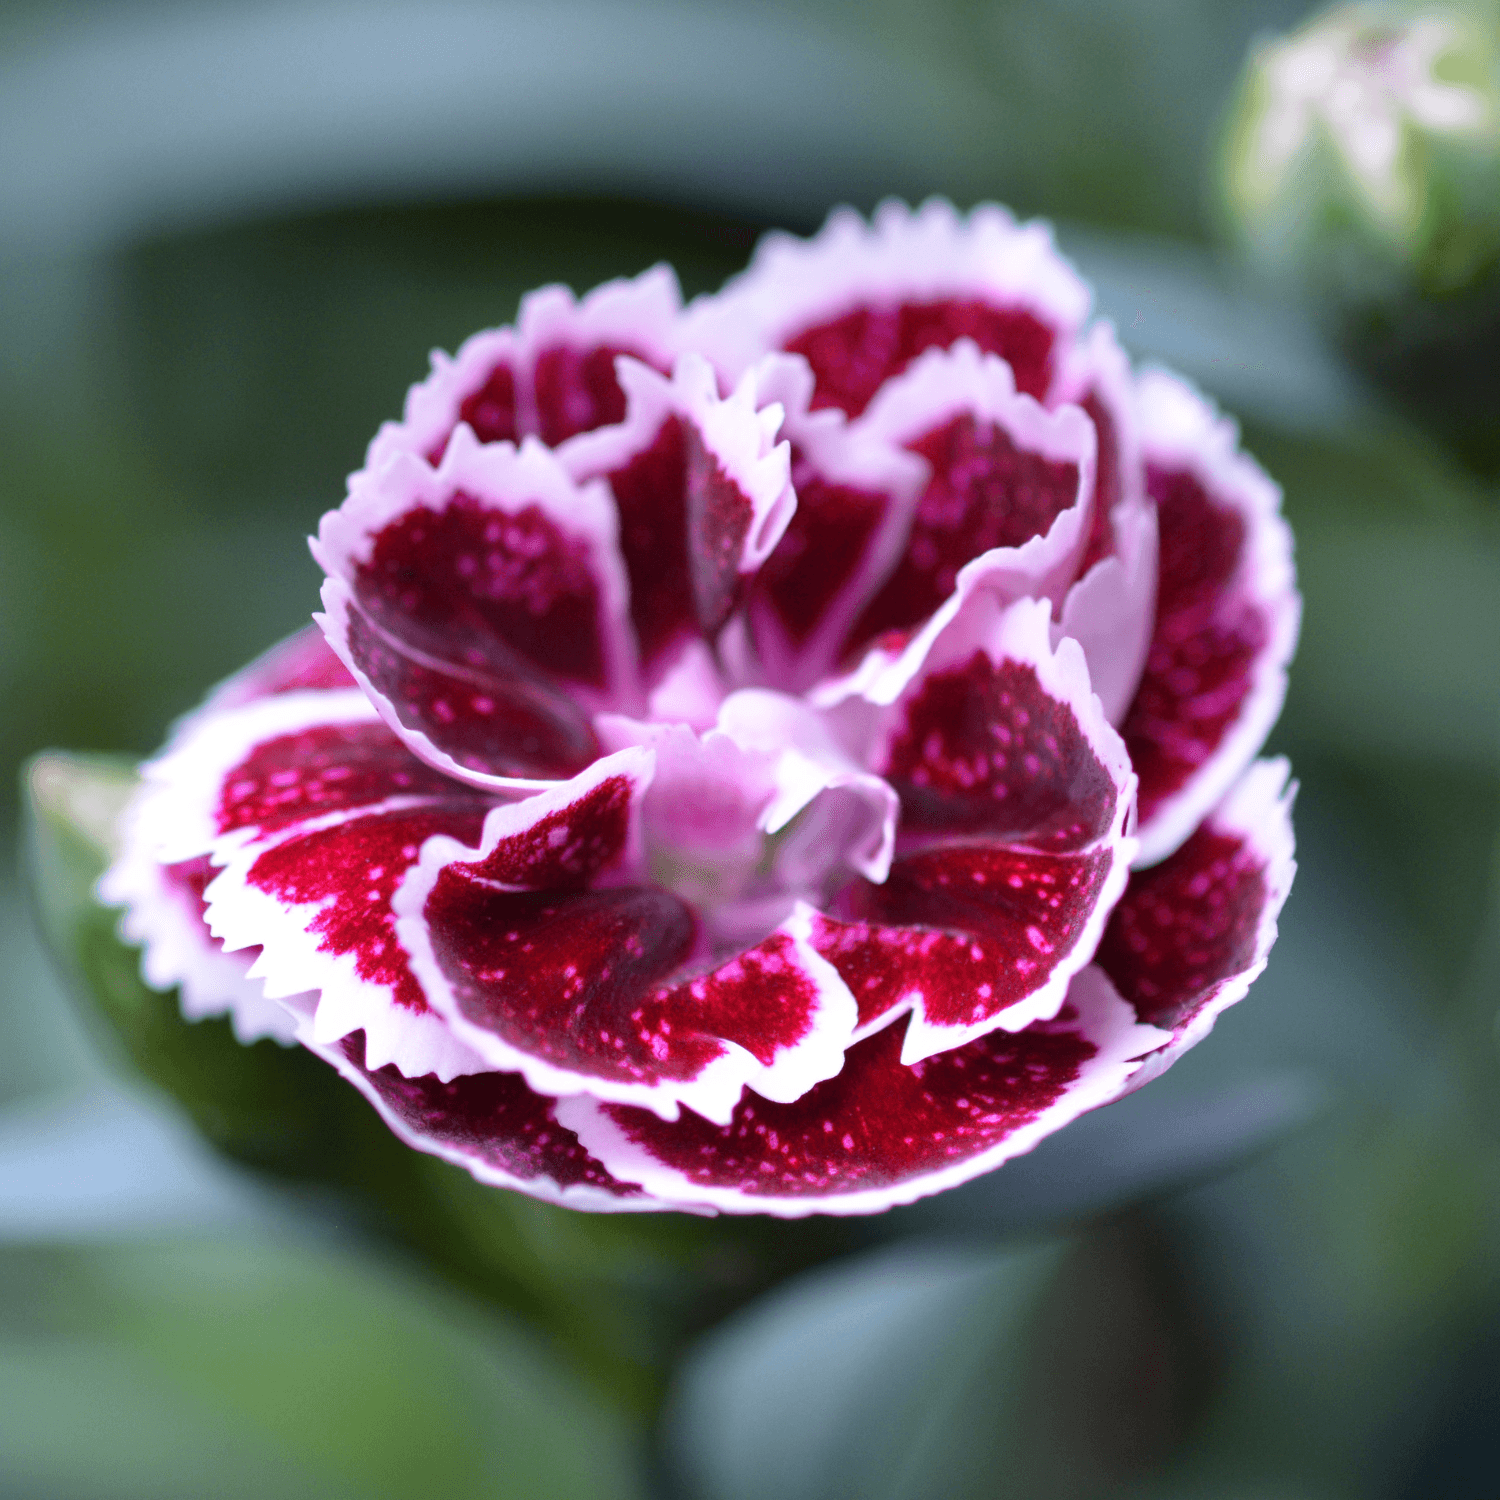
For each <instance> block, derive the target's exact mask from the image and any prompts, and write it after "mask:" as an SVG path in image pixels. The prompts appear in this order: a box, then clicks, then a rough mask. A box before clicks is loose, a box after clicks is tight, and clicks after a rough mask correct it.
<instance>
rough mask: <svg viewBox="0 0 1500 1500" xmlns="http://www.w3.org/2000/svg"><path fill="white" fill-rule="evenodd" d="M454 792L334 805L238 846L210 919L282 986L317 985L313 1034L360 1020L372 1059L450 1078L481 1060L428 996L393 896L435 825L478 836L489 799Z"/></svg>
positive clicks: (217, 884) (217, 888)
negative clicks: (344, 809)
mask: <svg viewBox="0 0 1500 1500" xmlns="http://www.w3.org/2000/svg"><path fill="white" fill-rule="evenodd" d="M449 791H450V793H451V794H455V795H453V796H452V798H451V800H449V801H446V802H441V801H430V802H426V803H422V804H418V805H415V806H406V807H398V808H385V809H382V810H379V811H361V812H355V813H352V814H351V813H336V814H333V815H331V816H330V817H328V818H324V819H319V820H318V821H316V822H312V823H304V824H303V825H301V826H300V827H296V828H293V829H291V830H289V831H288V832H286V833H283V834H282V835H281V836H280V837H279V838H276V839H273V840H272V841H270V842H261V843H257V844H252V845H250V846H249V847H247V848H243V849H240V850H237V851H235V852H234V853H233V854H231V856H230V858H229V860H228V862H227V864H226V865H225V867H224V869H223V870H222V871H221V872H220V873H219V875H218V877H217V878H216V879H215V880H214V881H213V883H212V884H211V885H210V886H209V887H208V890H207V900H208V922H209V926H210V928H211V930H212V931H213V933H214V935H215V936H216V937H218V938H219V940H220V941H221V942H223V944H224V946H225V947H226V948H228V949H231V950H233V949H236V948H243V947H253V946H258V947H259V948H260V955H259V957H258V958H257V959H256V960H255V963H254V964H253V966H252V967H251V969H250V976H251V977H252V978H254V979H259V980H261V981H262V982H263V983H264V985H265V991H266V994H267V995H268V996H270V997H272V998H281V997H285V996H291V995H294V994H299V993H301V992H303V991H308V990H315V991H317V992H318V993H317V1000H316V1002H315V1005H314V1008H313V1012H312V1016H311V1019H310V1022H309V1024H308V1027H307V1030H308V1034H309V1035H310V1036H311V1038H312V1040H313V1041H315V1042H317V1043H319V1044H320V1045H321V1044H331V1043H334V1042H336V1041H338V1040H339V1039H340V1038H341V1037H344V1036H347V1035H349V1034H350V1033H352V1032H355V1031H363V1032H364V1033H365V1038H366V1055H367V1060H368V1061H369V1063H370V1066H372V1067H376V1068H378V1067H383V1066H385V1065H387V1064H391V1065H393V1066H395V1067H396V1068H397V1069H398V1070H399V1071H400V1072H401V1073H403V1074H404V1075H406V1076H407V1077H409V1078H415V1077H421V1076H422V1075H423V1074H427V1073H432V1074H435V1075H437V1077H438V1078H440V1079H443V1080H446V1079H450V1078H453V1077H454V1076H456V1075H459V1074H464V1073H477V1072H482V1071H484V1070H485V1063H484V1062H483V1060H482V1059H481V1058H480V1057H479V1056H478V1055H477V1054H476V1053H474V1052H473V1051H472V1050H470V1049H469V1048H467V1047H465V1046H464V1045H463V1044H462V1042H461V1041H460V1040H458V1039H457V1038H455V1037H454V1036H453V1035H452V1033H451V1032H450V1031H449V1029H448V1027H447V1026H446V1025H445V1024H444V1023H443V1021H442V1019H441V1018H440V1017H438V1016H437V1015H435V1014H434V1013H433V1012H432V1011H431V1009H430V1008H429V1007H428V1005H427V1002H426V999H425V997H424V995H423V993H422V988H421V986H420V985H419V984H418V983H417V981H416V979H415V977H414V976H413V973H412V968H411V960H410V957H409V955H408V953H407V951H406V949H405V948H404V947H403V946H402V943H401V941H400V939H399V937H398V933H397V928H396V920H395V916H394V914H393V912H392V909H391V897H392V895H393V893H394V892H395V890H396V889H397V887H398V886H399V884H400V882H401V880H402V878H403V877H404V876H405V875H406V873H407V871H408V870H409V869H410V868H411V867H412V866H413V865H414V864H415V863H416V861H417V858H418V855H419V854H420V852H421V848H422V845H423V843H424V842H425V841H426V840H427V839H429V838H431V837H433V836H435V835H438V834H443V835H446V836H448V837H457V838H473V837H477V835H478V833H479V830H480V828H481V827H482V826H483V823H484V815H485V813H486V811H487V805H486V803H485V802H484V801H483V800H481V799H480V798H477V797H474V796H473V795H472V794H470V795H464V793H465V789H464V788H463V787H460V786H456V785H453V784H452V783H450V784H449Z"/></svg>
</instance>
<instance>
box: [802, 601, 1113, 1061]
mask: <svg viewBox="0 0 1500 1500" xmlns="http://www.w3.org/2000/svg"><path fill="white" fill-rule="evenodd" d="M1050 621H1051V612H1050V610H1049V608H1048V606H1047V603H1046V601H1045V600H1036V599H1023V600H1021V601H1019V602H1018V603H1016V604H1013V605H1011V606H1009V607H1008V608H1003V607H1002V606H1001V605H1000V604H999V603H998V602H997V601H996V600H994V599H992V598H990V597H988V596H987V595H986V594H984V593H982V592H976V593H973V594H970V595H969V596H968V597H967V598H966V600H965V602H964V606H963V608H962V609H961V610H960V611H959V612H958V613H957V614H955V615H954V616H953V617H952V618H951V619H950V621H949V622H948V624H947V626H946V627H945V629H944V630H943V631H942V632H941V633H939V634H938V635H937V636H935V637H933V638H932V639H931V640H929V641H928V642H927V644H926V653H925V655H924V656H923V657H922V658H921V659H920V660H917V661H915V662H908V663H906V664H905V665H906V666H907V667H908V668H909V670H907V671H906V673H905V676H904V677H903V678H902V679H901V682H900V685H899V689H898V691H897V692H896V693H895V694H894V695H893V696H894V697H895V702H894V704H893V705H892V706H891V707H890V708H889V709H886V710H885V711H884V712H883V713H882V712H878V711H872V710H871V709H870V708H869V704H870V703H871V702H872V700H870V699H866V709H865V712H864V713H863V714H862V715H861V714H860V713H859V708H860V705H859V702H858V700H857V699H850V700H846V702H845V703H844V704H843V705H842V706H841V708H840V709H839V710H838V714H839V715H847V716H848V717H847V718H846V719H845V725H846V728H849V727H851V726H853V727H858V726H859V725H860V723H861V722H863V723H864V724H866V725H867V726H869V728H868V734H869V739H868V744H867V749H866V751H865V755H866V762H867V764H869V765H870V766H871V767H872V769H874V770H876V771H877V772H879V773H880V774H882V775H883V776H885V777H886V778H887V779H888V780H889V781H890V782H891V783H892V785H893V786H894V787H895V788H896V790H897V792H898V793H899V794H900V795H901V804H902V811H903V824H902V830H901V834H900V836H899V838H898V841H897V858H896V861H895V863H894V865H893V866H892V869H891V876H890V878H889V879H888V880H887V881H886V882H885V883H884V884H883V885H873V884H861V885H857V886H854V887H851V888H850V889H849V890H848V891H847V892H846V893H845V895H844V898H843V902H842V905H841V907H840V913H841V915H843V916H847V917H851V918H855V919H858V921H859V922H860V923H861V924H863V925H860V926H858V928H857V930H852V931H846V930H842V929H832V934H833V935H830V930H829V929H824V931H823V932H822V933H821V934H820V936H819V939H818V946H819V949H820V951H821V952H823V954H824V956H825V957H827V958H829V959H830V960H831V961H832V962H833V963H834V964H835V966H836V967H838V968H839V969H840V972H841V973H842V974H843V975H844V978H845V981H846V982H847V983H848V984H849V986H850V988H851V989H852V990H853V991H854V993H855V995H856V996H857V998H858V999H859V1002H860V1010H861V1014H860V1030H861V1033H862V1034H866V1033H868V1032H870V1031H872V1030H874V1029H877V1028H879V1027H882V1026H884V1025H886V1024H888V1023H889V1021H890V1020H891V1019H893V1017H894V1016H896V1015H899V1014H901V1013H902V1012H903V1011H905V1010H906V1009H908V1008H911V1009H914V1011H915V1015H914V1017H913V1020H912V1022H911V1024H910V1025H909V1027H908V1029H907V1041H906V1045H907V1048H908V1058H907V1060H908V1061H910V1060H912V1059H914V1058H920V1057H925V1056H929V1055H931V1054H932V1053H935V1052H939V1051H944V1050H947V1049H949V1048H952V1047H956V1046H961V1045H963V1044H964V1043H966V1042H968V1041H971V1040H972V1039H973V1038H975V1037H977V1036H980V1035H983V1034H984V1033H985V1032H987V1031H989V1030H991V1029H993V1028H995V1027H997V1026H998V1027H1003V1028H1005V1029H1006V1030H1012V1031H1014V1030H1018V1029H1020V1028H1021V1027H1024V1026H1027V1025H1029V1024H1031V1022H1033V1021H1034V1020H1037V1019H1039V1018H1045V1017H1048V1016H1051V1015H1054V1014H1056V1011H1057V1008H1058V1007H1059V1006H1060V1005H1061V1004H1062V1002H1063V997H1064V995H1065V993H1066V990H1067V986H1068V982H1069V981H1070V980H1071V978H1072V976H1073V975H1074V974H1076V973H1077V972H1078V971H1079V969H1081V968H1082V967H1083V966H1084V965H1085V964H1086V963H1088V961H1089V960H1090V958H1092V956H1093V952H1094V949H1095V947H1096V946H1097V944H1098V941H1099V936H1100V934H1101V932H1102V931H1103V928H1104V923H1105V921H1106V919H1107V918H1108V915H1109V912H1110V910H1111V908H1112V907H1113V906H1114V904H1115V902H1116V901H1117V900H1118V899H1119V896H1120V893H1121V891H1122V890H1123V889H1124V886H1125V881H1126V878H1127V876H1128V866H1129V862H1130V859H1131V857H1132V855H1133V854H1134V852H1135V840H1134V838H1133V837H1131V836H1130V834H1129V833H1128V831H1127V830H1128V829H1129V826H1130V824H1131V822H1132V820H1133V817H1134V794H1135V776H1134V773H1133V772H1132V771H1131V769H1130V762H1129V758H1128V756H1127V755H1126V753H1125V747H1124V744H1123V743H1122V742H1121V740H1120V737H1119V736H1118V735H1117V734H1116V733H1115V732H1114V730H1113V729H1111V728H1110V726H1109V724H1108V722H1107V721H1106V720H1105V718H1104V716H1103V713H1102V711H1101V709H1100V705H1099V701H1098V699H1097V698H1096V697H1095V695H1094V694H1093V692H1092V691H1091V690H1090V686H1089V678H1088V668H1087V665H1086V664H1085V662H1084V659H1083V652H1082V650H1081V649H1080V648H1079V646H1078V643H1077V642H1076V641H1071V640H1064V641H1062V642H1060V643H1059V644H1058V646H1057V647H1056V648H1055V649H1054V648H1053V647H1052V646H1051V644H1050ZM892 670H894V669H892ZM877 686H880V684H877ZM879 701H880V700H879V699H874V700H873V702H874V703H875V704H877V705H878V703H879ZM1002 793H1003V795H1002ZM893 955H899V956H900V960H901V961H900V962H894V961H893Z"/></svg>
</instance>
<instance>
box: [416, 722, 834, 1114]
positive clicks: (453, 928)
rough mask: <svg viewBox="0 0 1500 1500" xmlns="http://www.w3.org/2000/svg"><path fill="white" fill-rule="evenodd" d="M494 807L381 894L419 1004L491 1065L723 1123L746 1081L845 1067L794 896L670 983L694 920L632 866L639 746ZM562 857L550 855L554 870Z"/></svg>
mask: <svg viewBox="0 0 1500 1500" xmlns="http://www.w3.org/2000/svg"><path fill="white" fill-rule="evenodd" d="M610 761H611V762H613V764H612V765H610V764H608V763H606V762H601V763H600V765H599V766H597V767H593V768H591V769H590V771H589V772H588V773H586V776H585V777H580V778H578V781H577V782H575V783H571V784H570V785H569V786H568V787H565V788H559V789H557V790H554V791H552V792H549V793H543V794H541V795H539V796H536V797H532V798H528V799H527V800H526V801H524V802H521V803H516V804H513V805H511V806H508V807H501V808H496V809H494V810H493V811H492V812H491V813H490V815H489V818H488V820H487V821H486V824H485V828H484V834H483V837H482V839H481V840H480V844H479V847H478V848H477V849H476V848H471V847H465V846H464V845H463V844H462V843H460V842H458V841H457V840H454V839H448V838H438V839H433V840H432V841H431V842H430V843H429V844H428V845H427V846H426V847H425V848H424V850H423V852H422V857H421V861H420V863H419V866H418V868H417V869H415V870H413V871H412V873H411V875H410V876H409V877H408V878H407V879H406V881H405V882H404V883H403V885H402V887H401V889H400V890H399V891H398V893H397V895H396V899H395V903H394V909H395V911H396V913H397V923H396V930H397V933H398V935H399V936H400V939H401V943H402V945H403V947H405V949H406V950H407V951H408V952H409V953H411V955H412V967H413V972H414V973H415V974H416V975H417V976H418V978H419V979H420V980H421V983H422V987H423V990H424V993H425V995H426V997H427V1000H428V1003H429V1004H430V1005H431V1006H432V1007H433V1008H434V1009H435V1010H436V1011H438V1012H439V1013H440V1014H441V1015H443V1016H444V1017H445V1018H446V1019H447V1021H448V1023H449V1025H450V1027H451V1028H452V1031H453V1034H454V1035H455V1036H457V1037H459V1038H461V1039H462V1040H463V1041H464V1042H465V1043H466V1044H467V1045H468V1046H470V1047H472V1048H473V1049H474V1050H475V1051H476V1052H477V1053H479V1055H481V1056H482V1057H483V1058H484V1059H485V1061H486V1063H487V1064H488V1065H489V1066H490V1067H492V1068H501V1069H508V1070H514V1071H519V1072H521V1073H523V1074H524V1075H525V1076H526V1080H527V1082H528V1083H529V1084H530V1085H531V1086H532V1087H533V1088H535V1089H537V1090H539V1091H540V1092H543V1093H550V1094H569V1093H579V1092H588V1093H592V1094H595V1095H598V1096H599V1097H601V1098H610V1099H615V1100H619V1101H624V1102H629V1103H635V1104H641V1105H644V1106H645V1107H647V1108H649V1109H654V1110H656V1111H658V1112H659V1113H661V1114H663V1116H664V1117H668V1118H674V1117H675V1116H676V1114H677V1111H678V1109H679V1107H680V1105H682V1104H687V1105H688V1106H689V1107H690V1108H692V1109H695V1110H697V1111H699V1112H700V1113H703V1114H709V1115H712V1116H713V1117H715V1118H727V1114H728V1111H729V1109H730V1108H732V1106H733V1104H734V1101H735V1099H737V1098H738V1097H739V1094H740V1091H741V1089H742V1088H743V1086H744V1085H745V1084H746V1083H749V1084H750V1085H751V1086H753V1087H754V1088H756V1089H758V1090H760V1091H761V1092H763V1093H767V1094H770V1095H772V1096H785V1097H796V1095H797V1094H799V1093H802V1092H805V1090H806V1089H807V1088H809V1087H811V1085H812V1084H813V1083H815V1082H817V1081H818V1080H819V1079H822V1078H826V1077H829V1076H830V1075H831V1074H832V1073H834V1072H836V1071H837V1070H838V1068H839V1066H840V1065H841V1062H842V1058H843V1051H844V1048H845V1046H846V1045H847V1044H848V1041H849V1038H850V1036H851V1034H852V1032H853V1029H854V1020H855V1006H854V1002H853V999H852V998H851V997H850V996H849V993H848V991H847V990H846V989H845V988H844V985H843V983H842V981H841V980H839V978H838V976H837V975H836V974H835V973H834V971H833V969H832V968H831V967H830V966H829V965H828V964H826V963H825V962H824V961H823V960H822V959H821V958H819V957H818V955H817V954H816V953H815V952H814V950H813V948H812V946H811V944H810V943H809V941H808V937H809V934H810V932H811V923H812V917H813V913H812V910H811V908H808V907H803V906H800V905H799V906H796V907H794V908H793V911H792V914H791V916H790V917H788V918H787V919H786V921H784V922H783V923H782V924H781V925H780V927H779V928H778V929H777V930H776V931H775V932H773V933H772V934H771V935H770V936H769V937H768V938H766V939H765V941H764V942H762V943H759V944H757V945H756V946H755V947H753V948H750V949H747V950H746V951H745V952H743V953H741V954H739V955H738V956H737V957H736V958H734V959H731V960H730V961H729V962H728V963H725V964H722V965H720V966H719V968H717V969H715V970H714V971H713V972H712V973H709V974H704V975H701V976H700V977H698V978H694V979H689V980H683V981H678V982H673V981H672V976H673V975H674V974H676V973H677V972H679V971H680V970H681V969H682V968H683V966H684V965H685V964H686V963H687V962H688V961H689V960H691V959H693V958H694V957H695V955H696V951H697V948H698V936H699V934H698V920H697V918H696V916H695V914H694V912H693V911H692V909H691V908H690V907H688V906H687V905H686V904H685V903H684V902H683V901H681V900H680V899H679V898H678V897H676V896H674V895H673V894H671V892H669V891H667V890H664V889H662V888H661V887H658V886H650V885H642V884H629V883H626V882H628V881H629V880H630V879H631V877H632V875H633V874H636V873H637V872H638V856H637V855H635V853H634V849H635V847H636V845H637V842H638V837H639V835H638V833H637V829H638V825H639V811H638V810H639V805H640V802H641V800H642V797H643V795H644V793H645V790H646V788H647V786H648V785H649V783H650V775H651V768H652V765H653V762H654V755H653V752H651V751H650V750H646V749H643V748H640V747H631V748H628V749H625V750H622V751H619V752H618V753H617V754H616V755H615V756H613V757H611V758H610ZM559 861H561V862H560V863H559Z"/></svg>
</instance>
